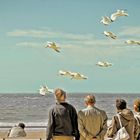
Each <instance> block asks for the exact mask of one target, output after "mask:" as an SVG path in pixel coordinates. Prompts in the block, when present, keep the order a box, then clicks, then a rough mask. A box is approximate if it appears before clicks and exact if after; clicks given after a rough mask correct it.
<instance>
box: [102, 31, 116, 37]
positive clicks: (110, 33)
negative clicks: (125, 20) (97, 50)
mask: <svg viewBox="0 0 140 140" xmlns="http://www.w3.org/2000/svg"><path fill="white" fill-rule="evenodd" d="M103 34H104V35H105V36H107V37H111V38H112V39H116V38H117V36H116V35H115V34H114V33H112V32H107V31H104V33H103Z"/></svg>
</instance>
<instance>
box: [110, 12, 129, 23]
mask: <svg viewBox="0 0 140 140" xmlns="http://www.w3.org/2000/svg"><path fill="white" fill-rule="evenodd" d="M121 16H128V13H126V12H125V11H124V10H117V12H115V13H113V14H111V17H110V18H111V20H112V21H115V20H116V19H117V18H118V17H121Z"/></svg>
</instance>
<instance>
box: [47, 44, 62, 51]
mask: <svg viewBox="0 0 140 140" xmlns="http://www.w3.org/2000/svg"><path fill="white" fill-rule="evenodd" d="M45 48H51V49H53V50H55V51H56V52H60V50H59V49H60V48H59V47H57V46H56V44H55V43H54V42H47V45H46V46H45Z"/></svg>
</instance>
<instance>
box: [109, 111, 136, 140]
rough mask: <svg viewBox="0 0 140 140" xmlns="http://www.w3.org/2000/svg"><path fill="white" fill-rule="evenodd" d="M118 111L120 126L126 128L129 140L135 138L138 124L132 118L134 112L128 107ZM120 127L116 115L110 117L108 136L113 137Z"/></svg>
mask: <svg viewBox="0 0 140 140" xmlns="http://www.w3.org/2000/svg"><path fill="white" fill-rule="evenodd" d="M119 113H120V119H121V123H122V126H124V127H125V128H126V131H127V132H128V134H129V136H130V138H129V140H136V137H137V136H136V135H137V133H138V132H137V131H138V125H137V123H136V120H135V118H134V114H133V112H132V111H131V110H130V109H123V110H121V111H119ZM119 129H120V125H119V120H118V117H117V116H116V115H115V116H114V117H113V119H112V123H111V125H110V126H109V129H108V131H107V136H108V137H114V135H115V134H116V132H117V131H118V130H119Z"/></svg>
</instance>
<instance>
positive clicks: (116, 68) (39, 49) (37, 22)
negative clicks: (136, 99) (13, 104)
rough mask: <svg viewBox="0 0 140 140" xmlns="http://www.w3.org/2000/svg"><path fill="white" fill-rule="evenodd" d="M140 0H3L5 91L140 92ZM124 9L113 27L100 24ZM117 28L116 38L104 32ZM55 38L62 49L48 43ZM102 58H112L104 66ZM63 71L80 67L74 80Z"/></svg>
mask: <svg viewBox="0 0 140 140" xmlns="http://www.w3.org/2000/svg"><path fill="white" fill-rule="evenodd" d="M139 5H140V1H139V0H133V1H132V0H125V1H122V0H107V1H104V0H20V1H19V0H0V93H37V92H38V89H39V87H40V86H41V85H44V84H47V85H48V87H49V88H57V87H60V88H63V89H65V90H66V91H68V92H95V93H140V46H138V45H126V44H125V43H124V42H125V40H128V39H132V40H138V41H140V14H139V13H140V8H139ZM117 9H124V10H126V12H127V13H128V14H129V16H128V17H120V18H118V19H117V20H116V21H115V22H113V23H111V24H110V25H109V26H105V25H103V24H102V23H100V20H101V17H102V16H110V15H111V14H112V13H113V12H116V10H117ZM103 31H112V32H113V33H115V34H116V35H117V39H116V40H112V39H111V38H107V37H105V36H104V35H103V34H102V33H103ZM47 41H53V42H55V43H56V44H57V45H58V46H59V47H60V48H61V53H57V52H55V51H53V50H51V49H49V48H44V45H45V44H46V42H47ZM98 61H108V62H111V63H113V66H112V67H110V68H100V67H98V66H96V65H95V64H96V63H97V62H98ZM59 70H70V71H73V72H80V73H82V74H84V75H86V76H87V77H88V79H87V80H80V81H77V80H71V79H70V78H68V77H62V76H59V75H58V71H59Z"/></svg>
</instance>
